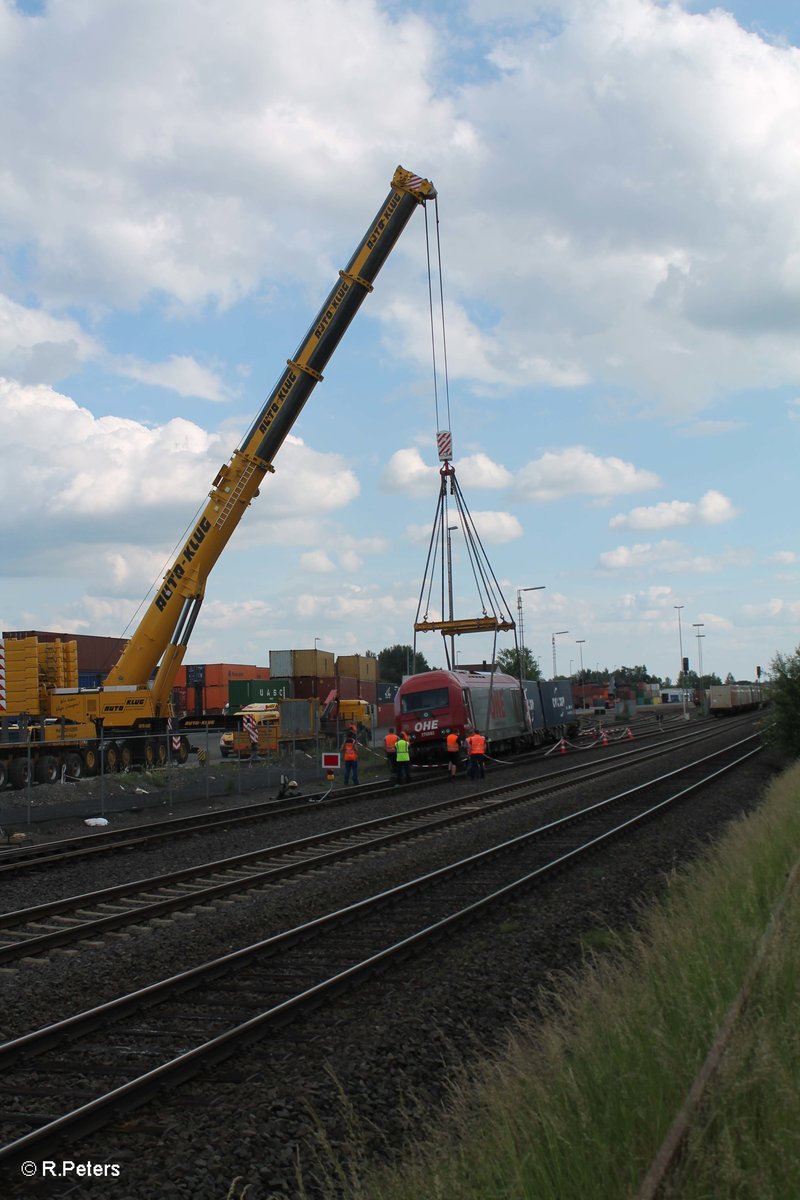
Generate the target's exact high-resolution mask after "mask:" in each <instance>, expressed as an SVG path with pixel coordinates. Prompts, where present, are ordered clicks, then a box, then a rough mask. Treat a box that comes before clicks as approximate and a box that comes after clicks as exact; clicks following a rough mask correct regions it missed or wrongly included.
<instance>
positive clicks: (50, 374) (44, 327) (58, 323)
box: [0, 294, 100, 384]
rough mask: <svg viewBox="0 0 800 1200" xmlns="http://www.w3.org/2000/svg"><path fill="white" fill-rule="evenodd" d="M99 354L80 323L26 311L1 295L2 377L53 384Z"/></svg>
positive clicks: (28, 309)
mask: <svg viewBox="0 0 800 1200" xmlns="http://www.w3.org/2000/svg"><path fill="white" fill-rule="evenodd" d="M99 354H100V346H99V344H98V342H97V341H95V339H94V338H92V337H89V336H88V335H87V334H85V333H84V332H83V330H82V329H81V327H80V325H79V324H78V322H77V321H74V320H71V319H69V318H65V317H54V316H51V315H50V314H49V313H46V312H44V311H43V310H41V309H33V308H24V307H23V306H22V305H21V304H16V303H15V302H14V301H13V300H11V299H10V298H9V297H8V296H4V295H2V294H0V375H6V376H10V377H12V378H14V379H19V380H21V381H22V382H23V383H28V384H37V383H54V382H55V381H56V380H57V379H59V378H62V377H63V376H65V375H70V374H72V372H73V371H76V370H78V369H80V366H81V364H82V363H84V362H87V361H88V360H90V359H92V358H96V357H97V356H98V355H99Z"/></svg>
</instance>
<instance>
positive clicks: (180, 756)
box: [175, 737, 189, 766]
mask: <svg viewBox="0 0 800 1200" xmlns="http://www.w3.org/2000/svg"><path fill="white" fill-rule="evenodd" d="M175 758H176V759H177V761H178V762H179V763H180V765H181V766H183V764H184V763H185V762H188V760H189V741H188V738H185V737H182V738H181V744H180V746H179V747H178V749H177V750H176V751H175Z"/></svg>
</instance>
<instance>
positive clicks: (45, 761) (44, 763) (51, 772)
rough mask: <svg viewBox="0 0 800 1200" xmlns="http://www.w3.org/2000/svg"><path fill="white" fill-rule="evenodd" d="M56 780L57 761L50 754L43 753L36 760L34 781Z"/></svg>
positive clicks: (52, 781) (51, 781)
mask: <svg viewBox="0 0 800 1200" xmlns="http://www.w3.org/2000/svg"><path fill="white" fill-rule="evenodd" d="M57 780H58V763H57V762H56V760H55V759H54V758H53V756H52V754H43V755H42V756H41V757H40V758H37V760H36V782H37V783H56V782H57Z"/></svg>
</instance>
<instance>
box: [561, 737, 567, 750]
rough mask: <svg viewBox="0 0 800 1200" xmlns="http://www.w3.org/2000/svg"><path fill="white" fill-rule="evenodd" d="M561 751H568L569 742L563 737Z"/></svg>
mask: <svg viewBox="0 0 800 1200" xmlns="http://www.w3.org/2000/svg"><path fill="white" fill-rule="evenodd" d="M561 753H562V754H566V753H567V743H566V742H565V741H564V739H563V738H562V739H561Z"/></svg>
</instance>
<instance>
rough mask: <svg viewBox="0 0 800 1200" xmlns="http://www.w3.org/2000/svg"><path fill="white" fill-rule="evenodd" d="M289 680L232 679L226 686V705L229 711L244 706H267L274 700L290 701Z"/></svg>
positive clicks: (290, 687)
mask: <svg viewBox="0 0 800 1200" xmlns="http://www.w3.org/2000/svg"><path fill="white" fill-rule="evenodd" d="M293 694H294V693H293V689H292V681H291V679H232V680H231V681H230V683H229V684H228V704H229V705H230V709H231V711H233V710H235V709H237V708H243V707H244V706H245V704H269V703H271V702H272V701H274V700H291V699H292V696H293Z"/></svg>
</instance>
